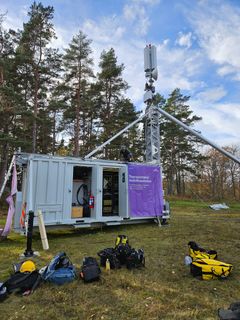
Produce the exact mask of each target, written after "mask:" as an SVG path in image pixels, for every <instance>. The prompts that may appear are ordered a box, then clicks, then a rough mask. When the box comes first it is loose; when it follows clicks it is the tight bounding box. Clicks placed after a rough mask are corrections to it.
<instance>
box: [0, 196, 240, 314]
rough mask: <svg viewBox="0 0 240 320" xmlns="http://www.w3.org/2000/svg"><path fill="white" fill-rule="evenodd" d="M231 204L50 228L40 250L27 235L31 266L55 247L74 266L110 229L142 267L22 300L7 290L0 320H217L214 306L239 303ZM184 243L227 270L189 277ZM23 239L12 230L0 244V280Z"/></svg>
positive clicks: (192, 205)
mask: <svg viewBox="0 0 240 320" xmlns="http://www.w3.org/2000/svg"><path fill="white" fill-rule="evenodd" d="M231 208H232V209H230V210H228V211H212V210H211V209H209V208H208V207H207V206H206V204H204V203H201V202H193V201H173V202H172V218H171V221H170V224H169V225H168V226H165V227H160V228H159V227H158V226H157V225H155V224H145V225H132V226H124V227H114V228H106V229H103V230H78V231H65V232H63V231H61V232H60V231H59V232H56V231H55V232H51V233H49V245H50V250H49V251H47V252H43V251H42V249H41V242H40V240H39V236H38V234H35V235H34V240H33V248H34V250H38V251H40V253H41V256H40V257H38V258H36V259H35V261H36V263H37V266H38V267H39V268H40V267H43V266H44V265H46V264H47V263H48V262H49V261H50V259H51V258H52V257H53V256H54V255H55V254H56V253H58V252H59V251H62V250H63V251H66V253H67V254H68V255H69V257H70V259H71V260H72V262H73V263H74V264H75V265H76V267H77V268H80V265H81V262H82V258H83V257H84V256H94V257H97V252H98V251H99V250H101V249H103V248H106V247H111V246H114V241H115V238H116V236H117V235H118V234H126V235H128V237H129V240H130V244H131V245H132V246H133V247H135V248H144V251H145V256H146V267H145V268H144V269H139V270H132V271H129V270H127V269H126V268H124V267H123V268H121V269H119V270H111V271H110V273H106V272H105V271H104V270H103V269H102V276H101V280H100V281H99V282H96V283H91V284H84V283H83V282H82V281H81V280H79V279H78V280H76V281H74V282H73V283H71V284H68V285H64V286H60V287H58V286H54V285H50V284H43V285H42V286H41V287H40V288H38V289H37V290H36V291H35V293H34V294H32V295H30V296H28V297H20V296H17V295H14V294H12V295H11V296H9V298H8V299H7V300H6V301H5V302H3V303H0V319H1V320H5V319H8V320H11V319H25V320H27V319H31V320H32V319H34V320H35V319H36V320H37V319H41V320H45V319H51V320H54V319H58V320H62V319H83V320H85V319H86V320H87V319H89V320H96V319H105V320H110V319H111V320H123V319H124V320H126V319H131V320H135V319H136V320H142V319H148V320H154V319H169V320H170V319H171V320H172V319H177V320H183V319H189V320H192V319H201V320H207V319H209V320H210V319H218V317H217V310H218V308H220V307H227V306H228V305H229V304H230V303H231V302H234V301H237V300H240V259H239V251H240V242H239V231H240V205H239V204H236V203H235V204H232V205H231ZM1 222H2V220H1V221H0V224H1ZM190 240H193V241H196V242H197V243H199V244H200V245H201V246H203V247H206V248H208V249H215V250H217V251H218V254H219V255H218V257H219V260H222V261H225V262H229V263H232V264H233V266H234V269H233V272H232V275H231V276H230V277H229V278H228V279H227V280H214V281H209V282H208V281H205V282H204V281H201V280H197V279H195V278H193V277H192V276H191V275H190V273H189V267H187V266H185V265H184V256H185V255H186V254H187V252H188V248H187V243H188V241H190ZM25 242H26V239H25V238H24V237H22V236H19V235H16V234H14V233H12V234H11V235H10V236H9V239H8V240H6V241H3V242H1V243H0V257H1V258H0V281H1V280H4V279H6V278H7V277H8V275H9V272H10V271H11V266H12V263H14V262H17V261H18V260H19V254H20V253H22V252H23V251H24V249H25Z"/></svg>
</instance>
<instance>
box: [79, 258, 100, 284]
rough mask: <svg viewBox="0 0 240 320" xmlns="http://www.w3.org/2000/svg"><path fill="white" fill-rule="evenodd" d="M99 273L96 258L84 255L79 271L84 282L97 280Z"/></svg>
mask: <svg viewBox="0 0 240 320" xmlns="http://www.w3.org/2000/svg"><path fill="white" fill-rule="evenodd" d="M100 274H101V270H100V267H99V265H98V263H97V260H96V259H95V258H92V257H85V258H84V259H83V264H82V268H81V272H80V277H81V278H82V279H83V280H84V282H92V281H96V280H99V278H100Z"/></svg>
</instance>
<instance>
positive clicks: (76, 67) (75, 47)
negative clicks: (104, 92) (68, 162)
mask: <svg viewBox="0 0 240 320" xmlns="http://www.w3.org/2000/svg"><path fill="white" fill-rule="evenodd" d="M91 42H92V41H91V40H89V39H88V38H87V36H86V35H85V34H84V33H83V32H82V31H79V33H78V34H77V35H76V36H74V37H73V39H72V41H71V43H70V44H69V48H67V49H66V50H65V55H64V57H63V59H64V68H65V75H64V80H65V81H64V83H65V86H66V95H68V107H67V108H66V110H65V112H64V121H65V125H67V127H68V130H69V131H70V132H71V131H73V137H74V151H73V154H74V156H79V155H80V140H81V143H85V136H86V112H87V110H86V105H87V99H88V90H89V86H90V82H89V79H90V78H91V77H94V74H93V70H92V66H93V60H92V58H91V53H92V50H91V47H90V45H91ZM72 123H74V125H73V128H72ZM81 127H82V130H81ZM81 152H83V151H82V150H81Z"/></svg>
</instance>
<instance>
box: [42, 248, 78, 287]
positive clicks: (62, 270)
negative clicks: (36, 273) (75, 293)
mask: <svg viewBox="0 0 240 320" xmlns="http://www.w3.org/2000/svg"><path fill="white" fill-rule="evenodd" d="M41 276H42V278H43V280H45V281H49V282H52V283H54V284H57V285H62V284H64V283H67V282H71V281H73V280H74V279H75V278H76V270H75V267H74V266H73V264H72V262H71V261H70V259H69V258H68V256H67V255H66V253H65V252H60V253H58V254H57V255H56V256H55V257H54V258H53V259H52V260H51V262H50V263H49V265H48V266H47V267H46V269H45V270H44V271H43V273H42V274H41Z"/></svg>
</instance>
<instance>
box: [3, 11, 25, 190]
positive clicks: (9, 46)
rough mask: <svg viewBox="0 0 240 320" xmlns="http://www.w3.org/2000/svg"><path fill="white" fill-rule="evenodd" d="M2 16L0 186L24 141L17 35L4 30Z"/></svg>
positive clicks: (11, 31)
mask: <svg viewBox="0 0 240 320" xmlns="http://www.w3.org/2000/svg"><path fill="white" fill-rule="evenodd" d="M3 19H4V16H0V119H1V122H0V185H2V182H3V179H4V176H5V173H6V170H7V164H8V160H9V158H10V156H11V155H12V153H13V151H14V150H15V149H16V148H17V147H18V146H19V145H21V144H24V143H25V142H24V141H21V135H19V131H20V130H21V128H18V123H19V120H20V117H21V114H22V112H23V110H22V108H21V102H22V101H21V95H20V94H19V92H18V90H17V85H18V83H17V80H16V63H15V62H16V61H15V43H16V42H17V41H18V35H17V33H16V32H14V31H13V30H8V31H7V30H4V29H3V26H2V22H3Z"/></svg>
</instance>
